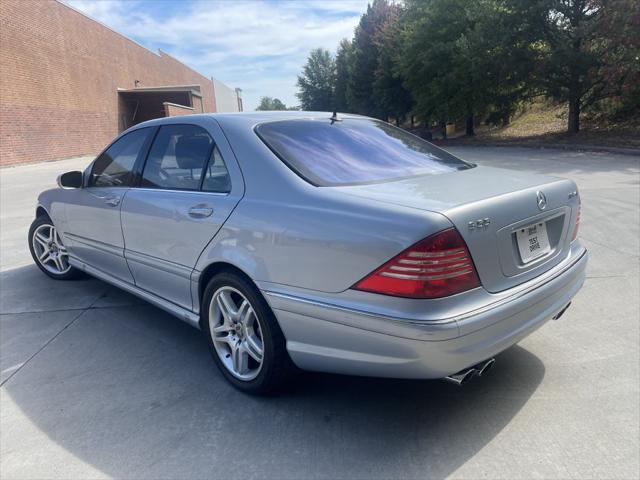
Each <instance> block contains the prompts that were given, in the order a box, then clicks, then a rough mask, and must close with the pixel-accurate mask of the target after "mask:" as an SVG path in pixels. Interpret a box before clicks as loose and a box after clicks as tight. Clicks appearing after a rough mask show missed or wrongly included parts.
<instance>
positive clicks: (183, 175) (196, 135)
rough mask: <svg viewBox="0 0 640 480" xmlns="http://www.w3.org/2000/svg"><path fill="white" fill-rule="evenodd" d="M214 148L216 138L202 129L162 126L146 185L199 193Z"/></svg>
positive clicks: (146, 172)
mask: <svg viewBox="0 0 640 480" xmlns="http://www.w3.org/2000/svg"><path fill="white" fill-rule="evenodd" d="M213 149H214V143H213V139H212V138H211V136H210V135H209V134H208V133H207V131H206V130H205V129H204V128H202V127H198V126H196V125H164V126H162V127H160V131H159V132H158V135H157V136H156V139H155V140H154V142H153V146H152V147H151V151H150V152H149V157H148V158H147V163H146V165H145V167H144V171H143V172H142V186H143V187H149V188H164V189H171V190H198V189H199V188H200V182H201V180H202V174H203V170H204V168H205V165H206V164H207V161H208V160H209V158H210V157H211V153H212V151H213Z"/></svg>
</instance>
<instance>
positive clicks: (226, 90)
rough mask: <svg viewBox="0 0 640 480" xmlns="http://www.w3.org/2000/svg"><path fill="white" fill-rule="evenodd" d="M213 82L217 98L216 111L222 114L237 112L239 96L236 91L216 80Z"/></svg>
mask: <svg viewBox="0 0 640 480" xmlns="http://www.w3.org/2000/svg"><path fill="white" fill-rule="evenodd" d="M211 80H213V89H214V92H215V97H216V111H218V112H221V113H224V112H237V111H238V96H237V94H236V91H235V90H234V89H233V88H231V87H228V86H227V85H225V84H224V83H222V82H221V81H219V80H216V79H215V78H212V79H211Z"/></svg>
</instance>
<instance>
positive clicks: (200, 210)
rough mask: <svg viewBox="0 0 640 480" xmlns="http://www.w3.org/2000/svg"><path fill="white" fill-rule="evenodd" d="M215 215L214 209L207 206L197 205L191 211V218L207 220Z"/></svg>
mask: <svg viewBox="0 0 640 480" xmlns="http://www.w3.org/2000/svg"><path fill="white" fill-rule="evenodd" d="M212 214H213V208H211V207H207V206H205V205H196V206H194V207H191V208H190V209H189V216H190V217H192V218H207V217H210V216H211V215H212Z"/></svg>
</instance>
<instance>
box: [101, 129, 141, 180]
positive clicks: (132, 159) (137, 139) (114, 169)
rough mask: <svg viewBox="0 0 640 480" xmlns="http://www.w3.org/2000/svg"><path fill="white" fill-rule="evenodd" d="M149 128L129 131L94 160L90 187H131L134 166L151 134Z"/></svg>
mask: <svg viewBox="0 0 640 480" xmlns="http://www.w3.org/2000/svg"><path fill="white" fill-rule="evenodd" d="M150 131H151V129H149V128H141V129H139V130H134V131H133V132H131V133H127V134H126V135H125V136H123V137H121V138H119V139H118V140H116V141H115V142H114V143H113V144H112V145H111V146H110V147H109V148H107V149H106V150H105V151H104V152H102V154H101V155H100V156H99V157H98V158H97V159H96V161H95V162H93V168H92V169H91V176H90V178H89V186H90V187H129V186H131V185H132V183H133V177H134V175H133V167H134V165H135V163H136V160H137V159H138V156H139V155H140V154H141V150H142V147H143V146H144V144H145V141H146V140H147V137H148V136H149V132H150Z"/></svg>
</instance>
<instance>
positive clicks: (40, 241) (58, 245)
mask: <svg viewBox="0 0 640 480" xmlns="http://www.w3.org/2000/svg"><path fill="white" fill-rule="evenodd" d="M29 251H30V252H31V256H32V257H33V261H34V262H35V263H36V265H37V266H38V268H40V270H42V271H43V272H44V273H45V274H47V275H48V276H49V277H51V278H55V279H56V280H70V279H72V278H76V277H77V276H78V274H79V273H80V272H79V271H78V270H76V269H75V268H73V267H72V266H71V265H70V264H69V254H68V253H67V249H66V247H65V246H64V243H62V239H61V238H60V234H59V233H58V231H57V230H56V227H55V226H54V225H53V222H52V221H51V219H50V218H49V217H46V216H40V217H37V218H36V219H35V220H34V221H33V223H32V224H31V228H30V229H29Z"/></svg>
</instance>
